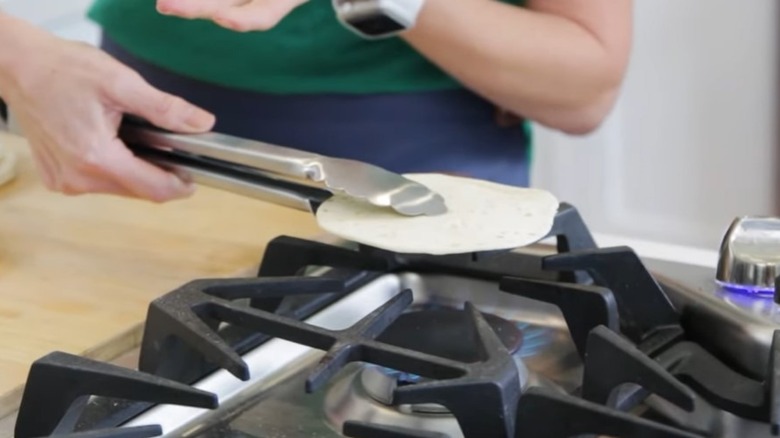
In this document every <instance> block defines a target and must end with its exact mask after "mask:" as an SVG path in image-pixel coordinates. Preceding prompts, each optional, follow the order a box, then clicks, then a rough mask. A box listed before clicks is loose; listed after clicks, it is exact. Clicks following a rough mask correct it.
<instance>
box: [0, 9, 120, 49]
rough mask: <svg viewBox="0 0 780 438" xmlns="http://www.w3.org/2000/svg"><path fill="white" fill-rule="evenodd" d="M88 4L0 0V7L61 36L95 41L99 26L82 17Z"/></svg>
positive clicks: (92, 42) (90, 41)
mask: <svg viewBox="0 0 780 438" xmlns="http://www.w3.org/2000/svg"><path fill="white" fill-rule="evenodd" d="M130 1H132V0H130ZM91 3H92V0H0V8H3V11H5V12H7V13H9V14H13V15H16V16H18V17H22V18H25V19H27V20H29V21H31V22H33V23H35V24H37V25H39V26H41V27H44V28H46V29H48V30H49V31H50V32H52V33H54V34H56V35H59V36H61V37H63V38H68V39H73V40H79V41H84V42H88V43H91V44H97V42H98V36H99V33H98V28H97V26H95V25H93V24H92V23H91V22H89V21H87V19H86V18H85V17H84V13H85V11H86V10H87V8H88V7H89V5H90V4H91Z"/></svg>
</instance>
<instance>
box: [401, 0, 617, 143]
mask: <svg viewBox="0 0 780 438" xmlns="http://www.w3.org/2000/svg"><path fill="white" fill-rule="evenodd" d="M558 1H561V0H558ZM404 38H405V39H406V40H407V41H408V42H409V43H410V44H411V45H412V46H414V47H415V48H416V49H417V50H418V51H419V52H420V53H422V54H423V55H425V56H426V57H427V58H428V59H430V60H431V61H432V62H434V63H436V64H437V65H439V67H441V68H442V69H443V70H445V71H447V72H448V73H450V74H451V75H452V76H453V77H455V78H456V79H458V80H460V81H461V82H462V83H463V84H464V85H465V86H467V87H470V88H471V89H472V90H474V91H475V92H477V93H479V94H481V95H483V96H484V97H485V98H487V99H489V100H491V101H492V102H494V103H495V104H496V105H499V106H502V107H504V108H506V109H508V110H511V111H513V112H515V113H517V114H519V115H522V116H524V117H526V118H529V119H532V120H535V121H537V122H539V123H541V124H545V125H548V126H552V127H554V128H557V129H561V130H563V131H567V132H573V133H584V132H588V131H590V130H592V129H593V128H595V126H596V125H598V124H599V123H600V122H601V120H602V119H603V117H604V116H605V114H606V113H607V112H608V111H609V109H610V108H611V106H612V105H613V102H614V99H615V96H616V94H617V92H618V89H619V87H620V84H621V82H622V77H623V72H624V70H625V58H626V56H625V52H626V51H627V49H626V46H627V44H628V43H624V45H623V46H621V45H620V44H618V45H617V46H618V47H615V45H610V44H609V43H605V42H603V41H602V40H600V38H599V37H598V35H596V34H594V33H593V32H591V31H589V29H588V28H586V27H584V26H582V25H580V24H578V23H577V22H575V21H574V20H570V19H567V18H564V17H561V16H559V15H554V14H548V13H542V12H537V11H533V10H529V9H526V8H520V7H517V6H513V5H508V4H503V3H499V2H496V1H492V0H458V1H451V0H427V2H426V5H425V7H424V8H423V11H422V12H421V14H420V17H419V21H418V23H417V26H416V27H415V28H414V29H412V30H411V31H409V32H408V33H406V34H405V36H404ZM615 51H622V52H620V53H618V54H616V53H615Z"/></svg>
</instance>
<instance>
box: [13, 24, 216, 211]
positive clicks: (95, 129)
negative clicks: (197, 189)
mask: <svg viewBox="0 0 780 438" xmlns="http://www.w3.org/2000/svg"><path fill="white" fill-rule="evenodd" d="M0 47H3V50H0V52H2V53H0V96H2V97H3V98H4V99H5V100H6V101H7V103H8V104H9V107H10V108H11V109H12V111H13V112H14V115H15V116H16V118H17V119H18V121H19V124H20V126H21V128H22V131H23V133H24V135H25V137H26V138H27V139H28V141H29V144H30V147H31V150H32V153H33V156H34V159H35V162H36V164H37V167H38V170H39V173H40V175H41V176H42V180H43V182H44V183H45V185H46V187H48V188H49V189H51V190H54V191H58V192H62V193H65V194H69V195H76V194H84V193H107V194H116V195H123V196H129V197H135V198H142V199H147V200H151V201H155V202H163V201H168V200H172V199H176V198H181V197H186V196H188V195H189V194H190V193H192V190H193V188H192V186H191V185H188V184H186V183H185V182H183V181H182V180H180V179H179V178H178V177H176V176H175V175H174V174H172V173H169V172H165V171H163V170H161V169H160V168H159V167H156V166H153V165H151V164H149V163H147V162H145V161H142V160H140V159H138V158H136V157H135V156H134V155H133V154H132V153H131V152H130V151H129V150H128V149H127V148H126V147H125V145H124V144H123V143H122V141H121V140H120V139H119V138H118V137H117V132H118V128H119V125H120V123H121V120H122V117H123V115H124V114H133V115H136V116H139V117H142V118H144V119H146V120H148V121H149V122H151V123H153V124H155V125H157V126H159V127H162V128H164V129H168V130H171V131H178V132H186V133H195V132H200V131H208V130H210V129H211V127H212V126H213V124H214V117H213V116H212V115H211V114H209V113H207V112H205V111H204V110H202V109H199V108H197V107H195V106H193V105H191V104H189V103H187V102H185V101H184V100H182V99H181V98H178V97H175V96H172V95H169V94H166V93H164V92H161V91H160V90H157V89H155V88H153V87H152V86H150V85H149V84H148V83H146V82H145V81H144V80H143V79H142V78H141V76H140V75H138V74H137V73H136V72H134V71H133V70H131V69H129V68H128V67H126V66H124V65H122V64H121V63H119V62H118V61H116V60H115V59H113V58H112V57H110V56H108V55H107V54H105V53H104V52H102V51H100V50H99V49H97V48H94V47H91V46H88V45H85V44H81V43H74V42H69V41H65V40H61V39H58V38H56V37H54V36H51V35H49V34H47V33H45V32H43V31H41V30H39V29H37V28H34V27H33V26H31V25H29V24H27V23H24V22H21V21H18V20H15V19H12V18H10V17H8V16H3V15H0Z"/></svg>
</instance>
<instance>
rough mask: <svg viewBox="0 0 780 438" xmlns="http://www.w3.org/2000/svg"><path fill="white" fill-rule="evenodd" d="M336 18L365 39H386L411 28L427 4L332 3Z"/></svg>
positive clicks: (404, 0) (419, 0) (415, 0)
mask: <svg viewBox="0 0 780 438" xmlns="http://www.w3.org/2000/svg"><path fill="white" fill-rule="evenodd" d="M332 1H333V8H334V9H335V11H336V17H337V18H338V20H339V21H340V22H341V24H342V25H344V26H345V27H346V28H347V29H349V30H351V31H353V32H355V33H357V34H358V35H359V36H361V37H363V38H366V39H378V38H387V37H391V36H395V35H398V34H399V33H401V32H404V31H405V30H408V29H410V28H412V27H413V26H414V24H415V22H416V21H417V16H418V15H419V13H420V9H422V6H423V3H425V0H332Z"/></svg>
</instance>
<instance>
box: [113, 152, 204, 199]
mask: <svg viewBox="0 0 780 438" xmlns="http://www.w3.org/2000/svg"><path fill="white" fill-rule="evenodd" d="M102 151H103V153H102V154H100V155H101V156H100V158H99V161H100V163H99V165H100V167H101V170H102V172H104V173H105V175H106V176H107V177H109V178H111V179H113V180H114V181H116V182H117V183H119V184H121V185H122V186H123V187H124V188H125V189H126V190H127V191H129V192H130V193H132V194H133V195H134V196H135V197H138V198H143V199H147V200H150V201H154V202H165V201H170V200H173V199H179V198H184V197H188V196H190V195H191V194H192V193H193V192H194V190H195V188H194V186H193V185H192V184H187V183H185V182H184V181H182V180H181V179H180V178H179V177H177V176H176V175H175V174H173V173H170V172H167V171H165V170H163V169H161V168H160V167H157V166H155V165H153V164H150V163H148V162H146V161H144V160H141V159H139V158H137V157H135V156H134V155H133V154H132V152H130V151H129V150H128V149H127V148H126V147H125V145H124V144H123V143H122V142H121V141H120V140H119V139H115V140H113V142H112V143H111V144H110V145H108V146H107V147H106V148H104V149H103V150H102Z"/></svg>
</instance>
